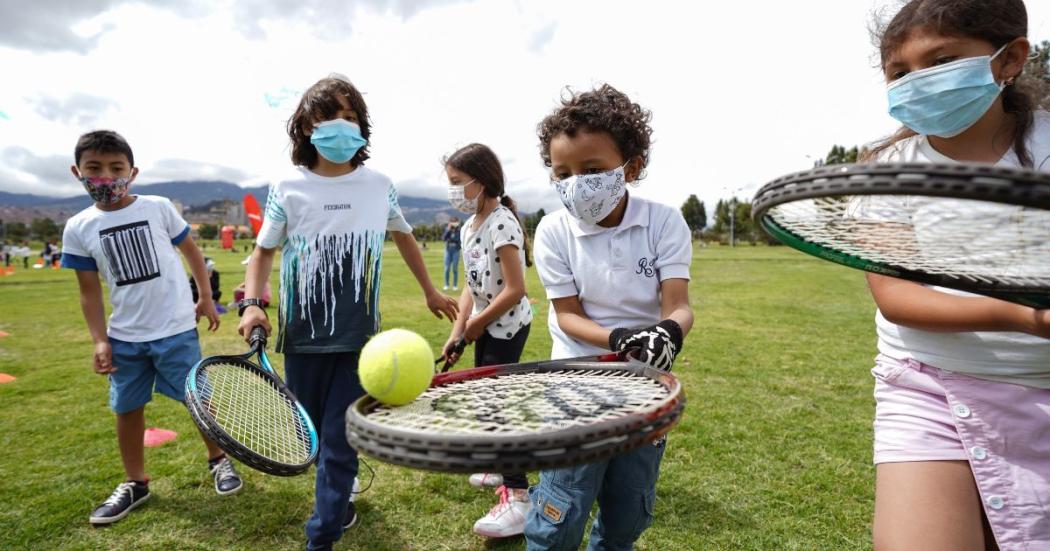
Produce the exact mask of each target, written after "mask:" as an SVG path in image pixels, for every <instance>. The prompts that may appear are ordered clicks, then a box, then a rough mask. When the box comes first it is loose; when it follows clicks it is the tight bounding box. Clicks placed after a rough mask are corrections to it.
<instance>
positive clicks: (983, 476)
mask: <svg viewBox="0 0 1050 551" xmlns="http://www.w3.org/2000/svg"><path fill="white" fill-rule="evenodd" d="M871 373H872V375H874V376H875V463H895V462H902V461H951V460H960V461H961V460H965V461H969V463H970V470H971V471H972V472H973V477H974V480H975V481H976V482H977V489H978V491H979V492H980V495H981V500H982V501H983V503H984V511H985V514H986V515H987V516H988V521H989V523H990V524H991V526H992V532H993V533H994V534H995V539H996V542H997V543H998V544H999V547H1000V548H1001V549H1003V550H1004V551H1006V550H1012V549H1025V550H1029V549H1030V550H1036V549H1040V550H1043V549H1050V390H1046V389H1038V388H1031V387H1026V386H1020V385H1012V384H1007V383H999V382H994V381H986V380H983V379H976V378H974V377H970V376H967V375H960V374H958V373H952V372H950V371H944V370H942V369H937V368H936V367H933V366H930V365H927V364H924V363H921V362H918V361H916V360H912V359H908V360H903V361H901V360H896V359H894V358H890V357H888V356H884V355H879V356H878V357H877V358H876V359H875V368H874V369H872V370H871Z"/></svg>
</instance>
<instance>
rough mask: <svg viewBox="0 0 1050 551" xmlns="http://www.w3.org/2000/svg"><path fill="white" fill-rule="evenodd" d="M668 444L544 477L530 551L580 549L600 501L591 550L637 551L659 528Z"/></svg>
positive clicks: (531, 523) (532, 518)
mask: <svg viewBox="0 0 1050 551" xmlns="http://www.w3.org/2000/svg"><path fill="white" fill-rule="evenodd" d="M664 442H665V441H661V442H660V443H659V445H653V444H646V445H644V446H642V447H641V448H639V449H637V450H634V451H631V452H628V453H625V454H623V455H618V456H616V457H613V458H612V459H607V460H605V461H598V462H595V463H588V464H586V465H579V466H576V467H568V468H564V469H554V470H550V471H543V472H541V473H540V483H539V484H538V485H536V486H533V487H532V488H529V499H530V500H532V510H531V511H529V514H528V517H527V518H526V521H525V540H526V547H527V549H529V550H530V551H539V550H541V549H544V550H547V549H550V550H566V551H567V550H576V549H579V548H580V542H581V541H582V540H583V530H584V528H585V527H586V525H587V518H588V517H589V516H590V513H591V505H593V504H594V501H595V500H596V499H597V501H598V514H597V515H595V519H594V526H592V527H591V537H590V542H589V544H588V545H587V549H589V550H592V551H599V550H602V551H605V550H609V551H620V550H628V549H631V548H633V546H634V542H635V541H636V540H637V539H638V538H639V537H640V536H641V535H642V532H644V531H645V529H646V528H648V527H649V525H650V524H652V522H653V505H654V502H655V500H656V479H657V477H659V475H660V460H661V458H663V455H664V446H665V444H664Z"/></svg>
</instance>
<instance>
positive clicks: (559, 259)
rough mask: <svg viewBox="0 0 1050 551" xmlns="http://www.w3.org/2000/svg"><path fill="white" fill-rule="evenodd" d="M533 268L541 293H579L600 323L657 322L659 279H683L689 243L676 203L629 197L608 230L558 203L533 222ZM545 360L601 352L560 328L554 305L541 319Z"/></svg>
mask: <svg viewBox="0 0 1050 551" xmlns="http://www.w3.org/2000/svg"><path fill="white" fill-rule="evenodd" d="M535 257H536V271H537V272H538V273H539V275H540V281H541V282H543V287H544V288H545V289H546V290H547V298H548V299H549V300H554V299H556V298H565V297H571V296H574V295H575V296H578V297H579V299H580V302H581V304H582V305H583V311H584V313H586V314H587V317H589V318H590V319H591V320H593V321H594V322H595V323H597V324H598V325H600V326H602V327H605V328H607V329H613V328H616V327H629V328H634V327H647V326H650V325H654V324H656V323H659V322H660V283H661V282H663V281H665V280H667V279H689V266H690V264H691V263H692V260H693V245H692V240H691V237H690V233H689V226H687V225H686V223H685V219H684V218H682V213H681V212H679V211H678V209H675V208H672V207H669V206H667V205H663V204H660V203H654V202H651V201H648V200H646V199H644V198H642V197H638V196H635V195H628V199H627V209H626V211H625V212H624V217H623V221H621V222H620V225H618V226H616V227H613V228H604V227H601V226H598V225H594V224H588V223H586V222H582V221H580V220H579V219H577V218H574V217H573V216H572V215H571V214H569V212H568V211H566V210H565V209H560V210H557V211H555V212H553V213H551V214H548V215H546V216H544V217H543V220H540V224H539V226H538V227H537V228H536V247H535ZM547 327H548V328H549V329H550V332H551V338H552V340H553V347H552V349H551V358H552V359H562V358H572V357H576V356H585V355H590V354H601V353H603V352H608V350H607V349H605V348H599V347H596V346H593V345H591V344H589V343H586V342H582V341H578V340H576V339H574V338H572V337H570V336H568V335H566V334H565V332H564V331H562V330H561V327H560V326H559V325H558V317H557V314H555V312H554V307H553V306H552V307H551V309H550V314H549V315H548V317H547Z"/></svg>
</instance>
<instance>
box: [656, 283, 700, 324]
mask: <svg viewBox="0 0 1050 551" xmlns="http://www.w3.org/2000/svg"><path fill="white" fill-rule="evenodd" d="M660 319H665V320H666V319H669V320H672V321H674V322H675V323H677V324H678V326H679V327H681V328H682V338H685V336H686V335H688V334H689V330H690V329H692V328H693V308H692V307H691V306H689V280H688V279H665V280H664V281H663V282H661V283H660Z"/></svg>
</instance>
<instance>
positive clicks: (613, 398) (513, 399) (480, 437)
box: [346, 354, 685, 473]
mask: <svg viewBox="0 0 1050 551" xmlns="http://www.w3.org/2000/svg"><path fill="white" fill-rule="evenodd" d="M684 408H685V394H684V392H683V391H682V387H681V384H680V383H679V382H678V379H676V378H675V377H674V376H673V375H671V374H670V373H668V372H665V371H660V370H658V369H654V368H652V367H649V366H648V365H646V364H643V363H641V362H639V361H637V360H634V359H631V358H626V357H625V356H624V355H621V354H608V355H605V356H588V357H583V358H575V359H567V360H552V361H542V362H534V363H521V364H508V365H500V366H486V367H478V368H474V369H467V370H462V371H453V372H449V373H442V374H439V375H436V376H434V379H433V382H432V383H431V386H430V389H428V390H427V391H426V392H424V393H423V395H422V396H420V397H419V398H417V399H416V400H415V401H413V402H412V403H410V404H407V405H404V406H400V407H390V406H384V405H382V404H380V403H379V402H377V401H376V400H374V399H373V398H371V397H369V396H365V397H363V398H361V399H360V400H358V401H356V402H354V404H353V405H352V406H351V407H350V408H349V409H348V410H347V412H346V435H347V439H348V440H349V441H350V444H351V445H353V446H354V447H355V448H356V449H358V450H359V451H363V452H365V453H367V454H369V455H372V456H374V457H376V458H377V459H380V460H382V461H386V462H389V463H394V464H397V465H402V466H405V467H412V468H417V469H426V470H432V471H441V472H461V473H468V472H482V471H483V472H524V471H533V470H539V469H550V468H557V467H566V466H570V465H577V464H580V463H588V462H591V461H597V460H600V459H605V458H608V457H611V456H613V455H617V454H621V453H624V452H627V451H630V450H633V449H635V448H638V447H640V446H644V445H650V444H652V443H653V442H655V441H657V440H659V439H660V438H662V437H663V436H664V435H666V434H667V432H668V431H670V430H671V428H672V427H674V425H675V424H676V423H677V422H678V420H679V419H680V418H681V415H682V411H683V409H684Z"/></svg>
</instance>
